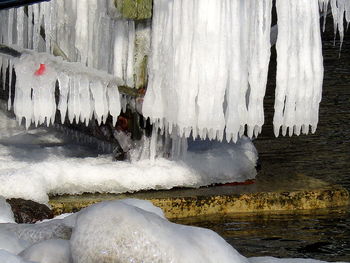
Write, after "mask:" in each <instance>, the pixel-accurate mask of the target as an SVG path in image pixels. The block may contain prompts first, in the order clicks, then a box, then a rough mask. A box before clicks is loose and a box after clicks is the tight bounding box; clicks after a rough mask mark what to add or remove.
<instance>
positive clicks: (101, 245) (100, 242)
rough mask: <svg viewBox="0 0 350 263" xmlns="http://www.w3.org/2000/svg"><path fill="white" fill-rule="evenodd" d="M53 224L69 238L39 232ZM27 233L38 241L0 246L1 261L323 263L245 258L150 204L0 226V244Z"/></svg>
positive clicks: (120, 204) (119, 203)
mask: <svg viewBox="0 0 350 263" xmlns="http://www.w3.org/2000/svg"><path fill="white" fill-rule="evenodd" d="M58 225H60V226H61V228H63V227H65V228H66V229H69V231H68V232H70V233H71V234H69V235H65V236H63V235H61V237H58V235H56V236H51V237H50V236H48V235H46V234H43V233H53V232H55V231H56V230H57V226H58ZM20 229H27V230H28V231H27V232H26V233H24V232H20V231H19V230H20ZM28 233H31V235H30V236H37V237H41V239H37V240H36V241H33V240H32V241H31V242H29V243H31V245H30V244H29V243H28V242H27V244H26V246H23V247H20V248H19V249H17V250H16V251H15V250H12V251H10V252H9V251H5V250H3V249H1V247H0V261H1V262H9V263H22V262H23V263H24V262H28V261H24V260H31V262H40V263H70V262H74V263H79V262H84V263H100V262H121V263H126V262H174V263H180V262H181V263H182V262H184V263H192V262H193V263H198V262H201V263H216V262H223V263H225V262H228V263H297V262H298V263H299V262H300V263H325V262H324V261H318V260H312V259H277V258H272V257H254V258H246V257H244V256H242V255H240V254H239V253H238V252H237V251H236V250H235V249H234V248H233V247H231V246H230V245H229V244H228V243H227V242H226V241H225V240H224V239H223V238H221V237H220V236H219V235H218V234H216V233H215V232H213V231H211V230H208V229H205V228H199V227H191V226H184V225H179V224H174V223H171V222H170V221H168V220H167V219H166V218H164V216H163V212H162V211H161V210H160V209H159V208H157V207H155V206H153V205H152V203H151V202H149V201H144V200H136V199H125V200H115V201H107V202H102V203H99V204H95V205H92V206H90V207H88V208H85V209H83V210H81V211H80V212H77V213H75V214H73V215H70V216H68V217H66V218H65V219H55V220H51V221H49V222H45V223H39V224H0V240H2V239H5V238H9V237H10V238H9V240H17V241H19V242H24V241H23V240H21V239H20V238H22V239H26V240H28V239H29V235H28ZM19 236H20V238H19ZM0 244H1V243H0ZM17 253H18V255H17V256H16V255H15V254H17Z"/></svg>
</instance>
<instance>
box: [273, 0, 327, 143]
mask: <svg viewBox="0 0 350 263" xmlns="http://www.w3.org/2000/svg"><path fill="white" fill-rule="evenodd" d="M276 9H277V16H278V29H279V33H278V38H277V43H276V50H277V76H276V78H277V80H276V95H275V115H274V120H273V123H274V131H275V135H276V136H278V134H279V130H280V127H282V134H283V135H286V132H287V129H289V135H290V136H291V135H292V134H293V133H294V134H296V135H299V134H300V132H302V133H304V134H307V133H308V132H309V126H311V129H312V132H315V130H316V127H317V123H318V108H319V103H320V102H321V92H322V81H323V63H322V62H323V60H322V43H321V34H320V27H319V26H318V25H319V24H320V19H319V8H318V2H317V1H309V0H296V1H287V2H286V1H283V0H277V1H276ZM301 25H302V26H301Z"/></svg>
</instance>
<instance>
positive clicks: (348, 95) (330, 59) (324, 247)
mask: <svg viewBox="0 0 350 263" xmlns="http://www.w3.org/2000/svg"><path fill="white" fill-rule="evenodd" d="M332 26H333V25H332V22H331V21H328V26H327V32H326V33H325V34H324V35H323V55H324V66H325V77H324V87H323V99H322V102H321V106H320V115H319V117H320V121H319V126H318V129H317V131H316V133H315V134H313V135H308V136H299V137H297V136H294V137H291V138H290V137H279V138H277V139H276V138H274V135H273V128H272V118H273V104H274V89H275V74H274V72H276V65H275V64H274V63H271V65H270V67H271V70H270V75H269V84H268V88H267V94H266V97H265V109H266V110H265V115H266V117H265V123H266V124H265V125H264V127H263V133H262V134H261V135H260V136H259V138H258V139H257V140H255V142H254V143H255V145H256V147H257V149H258V152H259V158H260V161H261V167H262V169H261V171H260V172H259V174H258V176H269V175H273V176H276V175H277V176H281V177H282V176H283V175H285V174H296V173H297V174H300V173H302V174H305V175H308V176H314V177H317V178H320V179H322V180H325V181H328V182H331V183H337V184H341V185H343V186H344V187H345V188H347V189H348V190H350V30H348V32H347V33H346V35H345V43H344V44H343V48H342V51H341V54H340V57H339V42H336V46H334V45H333V30H332ZM273 56H275V54H273ZM183 223H188V224H192V225H198V226H203V227H208V228H211V229H213V230H215V231H216V232H218V233H219V234H220V235H222V236H223V237H224V238H225V239H226V240H227V241H228V242H229V243H230V244H232V245H233V246H234V247H235V248H236V249H238V250H239V251H240V252H241V253H242V254H244V255H246V256H266V255H269V256H275V257H306V258H315V259H320V260H327V261H349V262H350V207H345V208H340V209H333V210H319V211H308V212H305V211H304V212H299V213H295V214H280V213H272V214H271V213H270V214H254V215H252V214H250V215H232V216H227V217H224V218H215V217H213V218H205V220H204V219H201V218H197V219H192V221H187V222H183Z"/></svg>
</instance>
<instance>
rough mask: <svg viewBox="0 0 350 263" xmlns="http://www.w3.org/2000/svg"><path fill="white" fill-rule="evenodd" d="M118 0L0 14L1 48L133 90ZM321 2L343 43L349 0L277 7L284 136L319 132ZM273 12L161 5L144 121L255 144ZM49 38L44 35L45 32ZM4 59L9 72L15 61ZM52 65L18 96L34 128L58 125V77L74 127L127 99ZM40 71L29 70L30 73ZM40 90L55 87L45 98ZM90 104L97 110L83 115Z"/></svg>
mask: <svg viewBox="0 0 350 263" xmlns="http://www.w3.org/2000/svg"><path fill="white" fill-rule="evenodd" d="M112 2H113V1H97V0H85V1H71V0H51V1H50V2H43V3H40V4H35V5H30V6H28V8H18V9H9V10H5V11H1V14H0V24H1V26H0V42H1V43H5V44H7V45H17V46H19V47H20V48H28V49H33V50H35V51H40V52H41V51H45V52H48V53H53V52H54V51H56V53H57V52H58V53H60V54H61V55H63V56H65V57H66V58H67V59H68V60H69V61H78V62H81V63H82V64H81V65H83V66H88V67H93V68H95V69H99V70H102V71H104V72H108V73H110V74H114V76H115V77H117V78H119V79H120V82H119V84H123V85H124V84H126V85H128V86H134V73H135V72H136V71H137V70H134V62H135V60H137V59H136V58H135V52H134V42H135V25H134V22H133V21H129V20H124V19H120V18H119V17H118V14H117V13H116V10H115V8H114V6H113V3H112ZM318 4H319V6H320V7H321V10H322V11H323V12H327V7H328V5H330V6H331V10H332V14H333V18H334V27H335V30H338V31H339V34H340V39H341V41H342V39H343V35H344V25H343V22H344V20H346V21H347V22H348V23H349V22H350V1H349V0H293V1H282V0H277V12H278V26H279V29H280V30H279V32H280V34H279V36H278V42H277V52H278V69H277V71H278V72H277V89H276V98H277V99H276V103H275V117H274V125H275V133H276V135H278V134H279V130H280V127H282V134H286V133H287V131H288V129H289V134H292V133H295V134H299V133H300V132H303V133H307V132H308V131H309V126H311V127H312V131H314V130H315V129H316V126H317V122H318V106H319V102H320V100H321V88H322V74H323V66H322V54H321V40H320V29H319V21H318V19H319V10H318ZM271 9H272V0H248V1H241V0H218V1H212V0H154V6H153V21H152V40H151V41H152V48H151V49H152V53H151V58H150V64H149V83H148V90H147V94H146V96H145V100H144V105H143V114H144V116H145V117H150V118H151V120H152V122H153V123H156V124H157V125H156V127H159V128H160V129H161V130H163V131H164V130H165V129H166V130H167V131H168V132H169V133H171V132H172V131H175V133H176V134H178V135H179V136H180V137H188V136H189V135H190V134H192V135H193V137H196V136H199V137H201V138H205V137H209V138H210V139H214V138H216V139H218V140H222V139H223V138H224V137H226V139H227V140H228V141H230V140H233V141H236V140H237V138H238V137H239V136H240V135H242V134H243V133H244V132H245V130H246V132H247V134H248V135H249V136H250V137H252V136H253V135H255V136H257V135H258V133H260V131H261V127H262V125H263V123H264V112H263V98H264V94H265V88H266V81H267V70H268V64H269V59H270V27H271ZM63 14H64V15H63ZM301 25H302V26H301ZM146 31H147V30H146ZM42 32H45V34H44V35H40V33H42ZM287 54H288V56H287ZM26 59H27V60H29V59H28V58H26V57H24V58H22V59H21V60H19V61H20V62H19V64H18V65H16V69H17V70H24V69H22V68H21V67H22V65H21V63H25V61H26ZM41 59H44V60H46V59H48V57H46V56H42V57H41V56H34V59H33V61H36V62H37V63H41V62H40V61H41ZM49 61H51V58H50V59H49ZM52 61H54V60H52ZM140 61H141V60H139V61H138V63H137V64H141V62H142V61H141V62H140ZM0 62H1V65H2V68H3V70H2V72H3V74H4V75H6V68H7V66H8V65H10V68H11V67H12V63H13V62H9V61H8V60H7V59H1V60H0ZM26 63H29V64H30V63H31V62H30V61H27V62H26ZM47 63H49V65H50V63H51V62H47ZM52 63H53V64H55V65H56V67H53V68H51V69H48V70H47V74H48V76H47V80H45V81H44V80H41V79H40V77H37V79H36V80H32V83H30V85H29V86H31V87H32V89H33V94H32V95H29V94H31V92H29V91H28V89H27V88H26V87H24V86H25V85H24V82H23V81H24V79H23V80H22V82H21V77H19V79H18V82H19V83H22V84H19V85H17V86H18V87H20V88H19V90H20V91H17V86H16V93H18V94H20V93H21V92H24V93H25V94H24V95H18V96H19V97H17V98H15V104H16V105H15V111H16V114H18V117H19V118H22V117H26V118H28V119H29V120H28V123H27V125H28V124H29V123H30V121H33V122H34V123H42V122H44V120H45V119H46V120H47V122H50V121H51V122H52V120H53V111H54V106H53V104H52V103H53V97H52V92H53V91H54V88H53V87H54V83H55V80H58V82H59V83H60V89H61V93H62V95H61V96H62V97H61V98H60V99H61V100H60V103H59V105H58V108H59V109H60V111H61V113H62V114H63V116H62V118H64V114H65V112H67V111H68V117H69V119H70V120H71V121H72V120H73V119H74V118H75V119H76V120H77V119H80V120H81V121H85V122H86V121H87V120H88V119H89V118H90V117H91V113H92V112H95V115H96V118H97V119H98V120H99V121H102V120H104V119H105V114H106V112H107V111H108V109H109V110H110V111H113V112H114V114H117V111H118V109H119V108H118V107H117V106H116V105H117V104H118V103H119V100H118V102H114V101H113V100H114V99H117V97H118V96H119V95H118V93H117V92H114V91H113V92H112V93H113V94H112V93H111V89H108V88H106V83H105V82H103V81H102V80H101V79H99V78H98V79H99V80H98V81H97V84H96V83H95V82H96V80H94V79H91V74H89V73H81V74H80V73H78V74H77V75H75V73H76V68H75V69H74V70H73V71H65V70H64V69H63V68H61V67H59V66H57V65H58V64H57V63H56V62H52ZM38 66H39V65H38V64H37V65H36V66H34V65H31V67H30V68H31V70H32V72H33V70H34V71H35V70H37V69H38ZM50 70H52V72H51V71H50ZM72 72H74V74H73V73H72ZM50 74H51V75H50ZM9 76H10V78H11V76H12V74H9ZM24 77H25V74H24V76H23V78H24ZM26 77H28V76H26ZM4 79H5V78H4V77H3V80H4ZM10 83H11V81H10ZM28 83H29V82H27V84H28ZM34 83H35V85H36V86H40V85H48V88H47V90H45V91H42V90H40V89H38V88H36V87H34ZM113 85H114V84H113ZM115 90H116V89H115ZM45 92H47V94H46V95H43V94H44V93H45ZM16 96H17V95H16ZM21 96H22V97H21ZM41 96H48V99H47V100H48V101H49V102H47V104H50V105H44V104H45V103H43V100H42V97H41ZM50 96H51V97H50ZM89 96H90V97H89ZM20 99H22V100H23V101H22V102H21V103H22V104H20V103H19V100H20ZM108 101H110V102H111V101H113V103H112V104H113V105H114V106H110V104H108ZM85 103H86V105H90V106H91V107H90V108H89V107H88V109H85V108H84V109H82V107H81V105H85ZM112 104H111V105H112ZM123 104H124V103H123ZM24 105H27V106H28V105H32V107H33V108H32V112H31V111H28V112H26V111H25V110H24V109H20V107H23V108H24ZM118 105H119V104H118ZM28 107H31V106H28ZM110 107H112V108H110ZM44 111H45V112H44ZM39 113H40V114H39Z"/></svg>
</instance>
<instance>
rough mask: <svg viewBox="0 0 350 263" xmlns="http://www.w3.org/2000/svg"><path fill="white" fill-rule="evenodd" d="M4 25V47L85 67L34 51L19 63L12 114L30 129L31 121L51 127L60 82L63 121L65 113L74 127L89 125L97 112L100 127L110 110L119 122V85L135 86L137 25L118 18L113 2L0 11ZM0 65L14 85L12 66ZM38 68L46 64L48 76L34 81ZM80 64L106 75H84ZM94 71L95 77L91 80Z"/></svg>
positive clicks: (67, 1) (1, 39) (49, 4)
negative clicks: (56, 92)
mask: <svg viewBox="0 0 350 263" xmlns="http://www.w3.org/2000/svg"><path fill="white" fill-rule="evenodd" d="M0 25H1V26H0V43H3V44H6V45H9V46H15V47H16V48H17V49H18V48H19V49H22V48H26V49H32V50H34V51H36V52H46V53H51V54H52V53H56V54H57V53H58V54H59V55H61V56H63V57H64V58H65V59H66V60H68V61H70V62H74V61H76V62H80V63H81V64H79V63H77V64H75V65H72V66H70V65H69V64H68V63H64V62H63V61H61V60H60V59H55V58H53V57H50V56H46V55H34V53H30V52H27V53H28V54H27V55H26V56H23V57H22V58H21V59H20V60H18V61H17V64H16V66H15V68H16V73H17V81H16V82H17V83H16V95H15V98H14V111H15V114H16V115H17V117H18V119H19V120H21V119H22V117H25V119H26V126H29V125H30V123H31V122H34V123H35V124H41V123H43V122H44V121H45V119H46V120H47V124H49V123H50V122H53V119H54V117H55V111H56V106H55V95H54V92H55V84H56V80H58V82H59V88H60V101H59V105H58V109H59V110H60V112H61V119H62V121H63V120H64V119H65V115H66V113H67V115H68V118H69V120H70V122H72V121H73V119H75V120H76V121H78V120H80V121H83V122H86V123H87V122H88V120H89V119H90V118H91V117H92V113H94V116H95V118H96V119H97V120H98V122H99V123H100V122H101V121H104V120H105V119H106V117H107V114H108V111H109V112H110V113H111V114H112V115H114V118H115V119H116V117H117V116H118V115H119V112H120V99H119V92H118V89H117V86H116V85H117V83H118V85H128V86H129V87H134V38H135V26H134V22H133V21H127V20H124V19H120V18H119V17H118V14H117V13H116V9H115V7H114V5H113V3H109V1H96V0H88V1H71V0H64V1H63V0H59V1H56V0H51V1H50V2H42V3H40V4H34V5H29V6H27V7H26V8H24V7H21V8H17V9H8V10H2V11H0ZM43 32H44V34H43ZM0 63H1V64H0V65H1V66H2V73H3V77H2V79H3V81H4V84H5V80H6V69H7V67H8V66H9V69H10V71H9V72H10V74H9V77H10V79H9V83H11V76H12V65H13V61H12V60H8V59H7V58H2V57H0ZM60 63H61V64H62V65H59V64H60ZM40 64H45V66H46V71H45V74H43V75H42V76H34V72H35V71H36V70H37V69H38V67H39V65H40ZM79 65H80V67H81V68H83V67H85V66H87V67H89V68H95V69H98V70H101V71H104V72H105V73H102V72H97V71H94V70H89V69H87V70H85V71H84V70H82V69H79ZM65 67H66V68H65ZM92 72H93V74H96V76H97V77H93V76H95V75H93V74H91V73H92ZM107 72H108V73H110V74H113V75H114V79H116V81H115V80H114V81H112V78H111V75H108V74H107ZM103 78H104V79H103ZM107 86H113V87H110V88H107ZM3 87H5V85H3ZM9 93H10V94H11V88H10V89H9ZM10 97H11V95H10ZM10 108H11V99H9V109H10ZM67 110H68V111H67Z"/></svg>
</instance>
